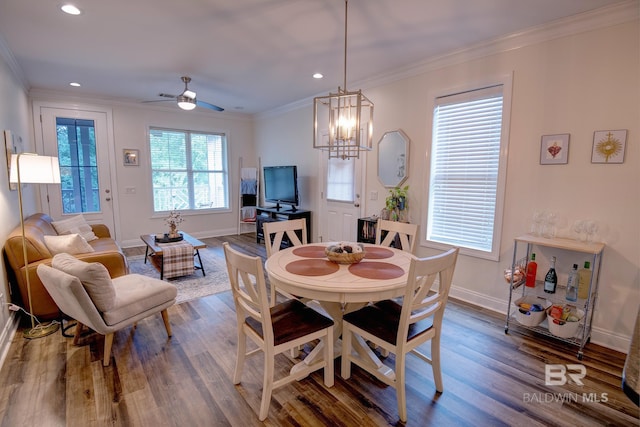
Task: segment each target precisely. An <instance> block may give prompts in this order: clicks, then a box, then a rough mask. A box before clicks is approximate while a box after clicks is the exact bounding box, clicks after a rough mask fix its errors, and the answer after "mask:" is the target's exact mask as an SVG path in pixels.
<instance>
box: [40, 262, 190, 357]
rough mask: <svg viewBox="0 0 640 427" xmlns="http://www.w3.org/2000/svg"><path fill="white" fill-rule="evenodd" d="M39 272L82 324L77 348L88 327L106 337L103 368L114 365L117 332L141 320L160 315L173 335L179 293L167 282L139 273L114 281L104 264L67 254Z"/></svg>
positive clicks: (57, 299) (77, 333) (59, 303)
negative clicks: (172, 319)
mask: <svg viewBox="0 0 640 427" xmlns="http://www.w3.org/2000/svg"><path fill="white" fill-rule="evenodd" d="M37 272H38V276H39V277H40V279H41V280H42V283H43V284H44V286H45V288H46V289H47V292H49V294H50V295H51V297H52V298H53V300H54V301H55V303H56V305H57V306H58V307H59V308H60V311H62V312H63V313H64V314H66V315H67V316H69V317H71V318H73V319H75V320H76V321H77V325H76V330H75V336H74V340H73V341H74V344H78V341H79V338H80V335H81V334H82V331H83V328H84V326H87V327H89V328H91V329H93V330H94V331H95V332H97V333H99V334H102V335H104V336H105V339H104V357H103V364H104V366H108V365H109V362H110V357H111V346H112V344H113V334H114V332H116V331H118V330H120V329H123V328H125V327H127V326H130V325H135V323H136V322H138V321H139V320H141V319H144V318H146V317H148V316H151V315H153V314H157V313H160V314H161V315H162V320H163V321H164V327H165V329H166V330H167V335H168V336H169V337H171V324H170V323H169V315H168V313H167V309H168V308H169V307H171V306H172V305H173V304H174V303H175V301H176V296H177V293H178V291H177V289H176V287H175V286H174V285H172V284H170V283H168V282H165V281H162V280H158V279H154V278H151V277H147V276H142V275H140V274H127V275H124V276H120V277H117V278H115V279H111V278H110V277H109V272H108V271H107V269H106V268H105V267H104V266H103V265H102V264H100V263H97V262H93V263H88V262H84V261H81V260H79V259H77V258H75V257H73V256H72V255H68V254H65V253H62V254H57V255H56V256H54V257H53V261H52V267H49V266H47V265H45V264H40V265H39V266H38V270H37Z"/></svg>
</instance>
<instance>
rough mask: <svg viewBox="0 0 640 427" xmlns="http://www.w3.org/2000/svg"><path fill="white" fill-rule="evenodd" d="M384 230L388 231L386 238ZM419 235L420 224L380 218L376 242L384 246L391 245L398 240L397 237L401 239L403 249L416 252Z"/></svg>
mask: <svg viewBox="0 0 640 427" xmlns="http://www.w3.org/2000/svg"><path fill="white" fill-rule="evenodd" d="M383 232H387V234H386V235H385V237H384V239H383V238H382V234H383ZM417 236H418V225H417V224H409V223H407V222H399V221H389V220H386V219H382V218H379V219H378V224H377V227H376V244H377V245H382V246H391V244H392V243H394V242H395V241H396V237H397V238H398V239H399V240H400V244H401V245H402V250H403V251H405V252H409V253H415V249H416V240H417Z"/></svg>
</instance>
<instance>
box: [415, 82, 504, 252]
mask: <svg viewBox="0 0 640 427" xmlns="http://www.w3.org/2000/svg"><path fill="white" fill-rule="evenodd" d="M503 92H504V85H503V84H499V85H495V86H490V87H485V88H482V89H477V90H470V91H464V92H461V93H456V94H452V95H446V96H442V97H438V98H436V100H435V107H434V112H433V138H432V148H431V169H430V180H429V197H428V209H427V215H428V216H427V227H426V230H427V231H426V239H427V242H428V244H429V243H436V245H435V246H438V244H444V245H454V246H459V247H461V248H466V250H463V252H464V253H467V254H469V255H476V256H480V257H483V258H490V259H495V260H497V259H498V257H499V243H500V229H501V226H502V224H501V222H502V200H503V195H504V186H505V184H504V174H505V173H506V158H503V153H505V152H506V149H505V147H506V135H504V134H503V129H508V127H507V126H505V125H507V124H508V123H506V121H505V117H504V111H508V108H507V106H506V104H507V103H505V99H504V98H505V96H504V93H503ZM508 99H510V97H508ZM506 119H508V117H506Z"/></svg>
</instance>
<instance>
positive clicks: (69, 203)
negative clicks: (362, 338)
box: [34, 105, 116, 238]
mask: <svg viewBox="0 0 640 427" xmlns="http://www.w3.org/2000/svg"><path fill="white" fill-rule="evenodd" d="M34 117H35V120H36V121H37V120H38V118H39V119H40V122H41V133H39V132H36V144H37V146H39V147H42V152H43V153H44V155H47V156H57V157H58V161H59V163H60V177H61V181H62V182H61V184H60V185H49V186H47V191H48V194H46V195H43V206H46V203H44V201H46V199H44V198H45V197H46V198H47V199H48V206H49V212H48V214H49V215H50V216H51V217H52V218H53V219H54V220H59V219H62V218H64V217H70V216H75V215H78V214H82V215H83V216H84V217H85V219H86V220H87V222H89V223H93V224H96V223H100V224H105V225H107V227H109V230H110V231H111V234H112V237H114V238H115V237H116V228H115V217H114V206H113V203H114V195H113V193H112V185H111V167H110V166H111V161H110V156H109V152H110V150H109V147H110V146H111V143H110V141H109V136H108V135H109V133H108V115H107V112H105V111H83V110H77V109H71V108H69V109H67V108H54V107H49V106H45V105H34ZM36 129H37V126H36Z"/></svg>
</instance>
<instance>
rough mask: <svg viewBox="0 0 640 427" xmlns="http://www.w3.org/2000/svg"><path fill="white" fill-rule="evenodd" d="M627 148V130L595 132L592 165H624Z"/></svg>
mask: <svg viewBox="0 0 640 427" xmlns="http://www.w3.org/2000/svg"><path fill="white" fill-rule="evenodd" d="M626 146H627V130H626V129H622V130H598V131H595V132H594V133H593V151H592V152H591V163H611V164H614V163H623V162H624V153H625V149H626Z"/></svg>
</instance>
